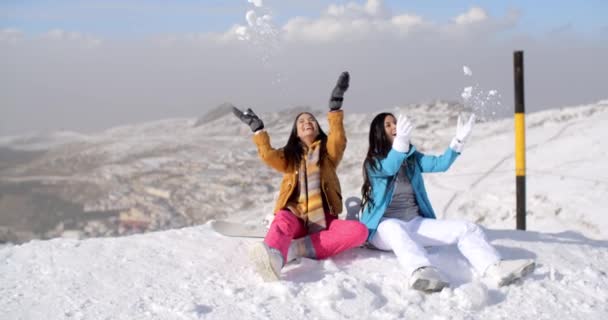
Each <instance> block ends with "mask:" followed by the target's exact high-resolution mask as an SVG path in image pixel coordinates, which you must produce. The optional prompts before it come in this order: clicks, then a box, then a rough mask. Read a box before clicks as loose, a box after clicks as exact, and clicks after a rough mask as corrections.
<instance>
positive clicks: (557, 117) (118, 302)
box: [0, 101, 608, 319]
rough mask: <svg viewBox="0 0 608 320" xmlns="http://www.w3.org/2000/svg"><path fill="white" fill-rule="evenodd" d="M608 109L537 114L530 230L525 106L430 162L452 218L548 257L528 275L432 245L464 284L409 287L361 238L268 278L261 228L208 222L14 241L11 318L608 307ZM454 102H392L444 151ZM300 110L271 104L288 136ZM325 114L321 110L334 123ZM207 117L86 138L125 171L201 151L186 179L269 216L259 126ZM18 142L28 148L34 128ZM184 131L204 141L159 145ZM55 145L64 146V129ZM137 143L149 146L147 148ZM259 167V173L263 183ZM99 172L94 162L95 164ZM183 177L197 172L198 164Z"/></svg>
mask: <svg viewBox="0 0 608 320" xmlns="http://www.w3.org/2000/svg"><path fill="white" fill-rule="evenodd" d="M607 107H608V103H606V102H605V101H602V102H600V103H596V104H590V105H584V106H576V107H569V108H562V109H552V110H547V111H544V112H539V113H535V114H530V115H527V116H526V130H527V132H526V133H527V136H526V139H527V140H526V143H527V150H528V152H527V157H526V161H527V163H526V165H527V199H528V201H527V209H528V217H527V223H528V230H529V231H526V232H523V231H515V230H513V228H514V226H515V211H514V208H515V197H514V194H515V187H514V184H515V183H514V182H515V178H514V167H515V165H514V159H513V158H514V156H513V146H514V136H513V120H512V119H503V120H497V121H488V122H483V123H477V124H476V126H475V127H474V129H473V134H472V136H471V137H470V139H469V142H468V143H467V145H465V148H464V151H463V154H462V155H461V156H460V157H459V159H457V161H456V162H455V163H454V165H453V166H452V168H450V170H449V171H448V172H446V173H437V174H428V175H426V176H425V182H426V186H427V191H428V193H429V197H430V200H431V203H433V206H434V208H435V211H436V213H437V215H438V217H439V218H440V219H445V218H459V219H466V220H469V221H474V222H477V223H479V224H481V225H482V226H484V227H485V228H486V233H487V236H488V238H489V240H490V241H491V243H492V244H493V245H494V246H496V248H497V249H498V250H499V252H500V253H501V254H502V255H503V256H504V257H505V258H509V259H520V258H532V259H535V260H536V261H537V264H538V266H537V269H536V270H535V272H534V273H533V274H532V275H531V276H529V277H528V278H526V279H525V280H524V281H521V282H518V283H515V284H514V285H511V286H507V287H502V288H497V287H495V286H494V285H493V284H491V283H488V282H487V281H485V279H484V278H483V277H480V276H479V275H477V274H475V273H474V272H473V271H471V269H470V267H469V266H468V263H467V262H466V260H465V259H464V258H463V257H462V255H461V254H460V253H459V252H458V251H457V250H456V248H455V247H453V246H450V247H444V248H431V249H429V252H430V256H431V260H432V261H433V262H434V263H435V264H436V266H438V268H439V269H440V270H441V271H442V272H444V273H445V275H446V276H447V278H448V279H449V280H450V282H451V284H452V287H451V288H450V289H446V290H444V291H442V292H440V293H435V294H423V293H420V292H416V291H413V290H409V289H408V288H407V277H406V275H405V274H404V273H403V271H402V269H401V268H400V266H399V264H398V263H397V260H396V258H395V256H394V254H392V253H389V252H380V251H373V250H369V249H363V248H357V249H354V250H351V251H347V252H344V253H342V254H340V255H338V256H336V257H333V258H331V259H328V260H325V261H314V260H309V259H300V260H299V261H296V262H295V263H292V264H289V265H287V266H286V268H285V269H284V271H283V275H282V281H280V282H277V283H264V282H262V281H261V279H260V278H259V277H258V276H257V275H256V274H255V272H254V270H253V268H252V266H251V265H250V263H249V260H248V258H247V251H248V247H249V246H250V245H251V244H253V243H254V242H255V241H259V240H255V239H240V238H228V237H223V236H221V235H218V234H216V233H214V232H213V231H212V230H211V229H210V226H209V223H205V224H202V225H198V226H192V227H186V228H181V229H174V230H166V231H157V232H150V233H146V234H139V235H132V236H126V237H114V238H90V239H84V240H78V239H71V238H56V239H52V240H46V241H40V240H34V241H30V242H27V243H23V244H20V245H4V246H1V247H0V310H2V318H3V319H41V318H46V319H108V318H111V319H235V318H243V319H303V318H306V319H404V318H405V319H418V318H423V319H427V318H428V319H505V318H508V319H606V318H608V276H607V275H606V265H608V250H607V248H608V220H606V219H605V217H604V216H605V209H606V208H608V197H606V195H607V194H608V174H606V172H608V145H607V143H608V142H607V141H608V139H607V138H608V112H606V111H608V108H607ZM429 108H430V107H429ZM442 108H443V107H439V106H437V105H435V106H433V108H432V110H433V112H432V113H428V111H425V110H427V109H428V108H427V107H426V106H420V107H411V106H410V107H398V108H394V110H389V111H392V112H394V113H395V114H399V113H404V114H406V115H408V117H409V116H411V117H412V118H413V119H416V123H415V124H416V127H415V129H414V131H413V133H412V134H413V143H414V144H415V145H417V146H419V148H420V149H422V150H424V151H425V152H427V153H439V152H441V151H442V150H443V149H444V148H445V147H446V146H447V145H448V144H449V141H450V138H451V137H452V136H453V134H454V133H455V123H456V121H455V117H454V115H455V113H451V112H452V111H445V110H444V109H442ZM446 108H448V107H446ZM448 109H449V108H448ZM446 110H447V109H446ZM345 111H346V119H345V126H346V130H347V135H348V139H349V141H348V147H347V150H346V154H345V156H344V160H343V162H342V163H341V164H340V168H339V171H338V173H339V176H340V181H341V182H342V189H343V190H342V191H343V195H344V196H345V198H347V197H349V196H353V195H358V193H359V188H360V186H361V171H360V170H361V161H362V155H363V154H364V152H365V149H366V146H367V130H368V126H369V122H370V120H371V117H373V115H374V114H372V113H370V114H350V113H349V112H348V109H347V106H345ZM423 111H424V112H423ZM425 112H426V113H425ZM293 114H294V112H292V111H289V112H287V111H286V112H278V113H267V114H261V115H260V116H261V118H262V119H264V121H265V124H266V125H267V128H268V130H269V133H270V134H271V137H272V138H273V140H272V141H273V143H274V144H275V145H277V146H279V145H282V144H283V143H284V142H285V141H284V139H286V137H287V133H288V132H289V130H290V128H291V125H292V122H291V121H292V118H291V117H293ZM323 114H324V112H321V113H317V117H319V120H320V122H321V126H322V127H323V128H325V129H326V128H327V121H326V120H325V119H324V116H323ZM433 114H435V115H437V118H433ZM290 119H291V120H290ZM194 123H195V119H169V120H163V121H158V122H151V123H146V124H139V125H131V126H124V127H121V128H114V129H111V130H107V131H105V132H102V133H100V134H98V135H91V136H87V137H86V140H87V141H88V142H91V141H92V142H94V143H95V144H94V146H95V147H94V148H91V147H90V146H89V147H87V149H86V150H89V149H91V150H90V151H89V152H90V153H92V154H108V155H111V157H112V158H114V159H115V160H120V161H121V162H120V163H118V162H111V163H108V164H107V165H105V166H103V167H101V168H99V169H96V170H101V171H104V172H106V174H118V175H120V174H121V173H120V172H121V171H124V172H131V174H133V172H139V171H140V170H144V171H146V170H154V171H159V170H176V169H175V168H173V167H170V166H169V165H171V164H172V163H183V162H185V161H186V160H187V159H190V158H193V159H194V158H196V159H197V161H200V162H202V163H206V164H208V166H205V168H204V170H205V171H201V172H194V173H192V175H193V176H195V177H196V178H197V179H200V178H202V179H204V181H203V182H202V183H203V184H204V185H205V188H204V189H196V188H192V187H190V186H189V187H188V190H186V191H188V192H190V193H194V195H192V196H197V197H203V198H204V199H205V200H206V201H208V204H207V205H208V206H209V207H210V208H211V209H215V211H216V215H211V216H210V217H212V218H218V219H220V218H224V217H227V218H228V219H229V220H233V221H246V222H249V223H258V222H260V221H262V220H263V218H264V217H265V216H267V215H268V214H269V212H270V210H272V207H273V205H274V203H273V198H274V197H275V196H276V194H275V193H276V189H273V186H274V188H276V187H277V186H278V183H279V180H280V175H279V174H278V173H274V172H273V171H271V170H268V169H266V168H265V167H264V165H263V164H262V163H261V162H260V161H259V160H258V159H257V156H256V153H255V147H254V146H253V144H252V143H251V133H250V132H249V131H248V130H241V129H242V127H243V125H242V124H241V123H239V122H238V120H235V119H233V116H231V115H230V114H227V115H225V116H223V117H220V118H218V119H215V120H213V121H210V122H208V123H205V124H202V125H201V126H199V127H194V126H193V124H194ZM427 125H428V126H427ZM425 126H426V127H425ZM245 129H247V128H245ZM3 139H5V140H1V139H0V140H1V141H8V140H9V139H7V138H3ZM57 139H59V140H58V141H63V140H62V139H63V138H62V137H58V138H57ZM10 141H13V142H14V143H15V144H16V145H17V146H19V145H20V143H21V142H22V141H24V140H20V139H15V138H14V137H13V138H11V140H10ZM10 141H9V142H6V146H9V147H10V146H11V144H10ZM45 141H46V140H45ZM176 141H178V143H179V144H181V145H183V146H187V147H188V150H190V149H192V147H191V146H192V145H196V146H198V147H199V148H201V150H202V151H201V152H195V151H189V152H186V151H183V150H181V151H179V152H174V151H172V150H173V149H167V151H165V152H166V153H163V152H159V149H158V148H161V147H162V146H165V145H167V144H172V145H174V144H176ZM46 143H49V145H54V143H53V141H52V139H51V138H49V140H48V141H46ZM78 143H83V142H82V141H79V142H78ZM163 150H165V149H160V151H163ZM137 153H150V154H151V155H149V156H147V157H145V158H134V157H133V155H134V154H137ZM131 158H134V159H133V160H129V159H131ZM129 161H132V162H129ZM234 164H237V165H236V166H234ZM168 168H169V169H168ZM115 170H117V171H119V173H115ZM188 170H191V169H188ZM251 170H255V171H259V172H260V173H259V175H258V176H256V181H254V182H252V181H250V180H251V178H252V177H251V172H252V171H251ZM97 174H99V173H98V172H97V173H96V172H95V171H94V170H93V172H92V173H91V176H90V177H88V178H87V176H86V175H83V177H85V178H87V179H89V178H91V177H95V176H96V175H97ZM126 174H127V173H125V175H126ZM199 175H200V176H199ZM126 177H128V175H126ZM68 178H69V177H66V179H68ZM180 179H181V181H182V183H187V181H188V180H187V179H188V177H186V176H182V178H180ZM124 181H128V179H124ZM151 186H152V187H156V186H155V185H151ZM178 191H179V192H185V191H181V190H178ZM173 194H175V192H173V193H172V195H171V196H172V197H173ZM173 201H176V200H175V199H173ZM220 208H221V209H224V210H225V211H222V212H221V213H220V212H219V211H217V210H218V209H220ZM200 210H207V209H206V207H201V209H200ZM212 212H213V211H212ZM225 212H229V214H228V215H227V216H226V215H225V214H226V213H225Z"/></svg>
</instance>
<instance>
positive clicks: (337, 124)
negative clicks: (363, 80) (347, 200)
mask: <svg viewBox="0 0 608 320" xmlns="http://www.w3.org/2000/svg"><path fill="white" fill-rule="evenodd" d="M349 84H350V75H349V73H348V72H346V71H345V72H342V74H340V77H339V78H338V81H337V83H336V86H335V87H334V89H333V90H332V92H331V97H330V98H329V110H330V111H329V113H328V114H327V121H328V122H329V135H328V136H327V155H328V157H329V159H330V160H331V161H332V162H333V163H334V164H335V166H336V167H337V166H338V164H339V163H340V161H341V160H342V156H343V155H344V150H346V132H345V131H344V112H343V111H342V110H341V109H342V102H343V101H344V92H346V90H348V86H349Z"/></svg>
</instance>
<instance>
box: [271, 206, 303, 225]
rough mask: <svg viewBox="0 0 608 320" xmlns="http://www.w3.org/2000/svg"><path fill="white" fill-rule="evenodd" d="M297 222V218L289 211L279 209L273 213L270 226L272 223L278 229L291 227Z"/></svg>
mask: <svg viewBox="0 0 608 320" xmlns="http://www.w3.org/2000/svg"><path fill="white" fill-rule="evenodd" d="M298 223H299V221H298V218H297V217H296V216H295V215H294V214H293V213H291V211H288V210H281V211H278V212H277V213H276V214H275V216H274V220H272V224H271V228H272V225H274V227H276V228H280V229H285V228H288V229H291V228H292V227H296V226H297V225H298Z"/></svg>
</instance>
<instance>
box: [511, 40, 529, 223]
mask: <svg viewBox="0 0 608 320" xmlns="http://www.w3.org/2000/svg"><path fill="white" fill-rule="evenodd" d="M513 72H514V75H515V184H516V185H515V188H516V189H515V193H516V196H517V200H516V201H517V212H516V220H517V222H516V224H517V229H518V230H526V123H525V117H524V115H525V108H524V52H523V51H515V52H514V53H513Z"/></svg>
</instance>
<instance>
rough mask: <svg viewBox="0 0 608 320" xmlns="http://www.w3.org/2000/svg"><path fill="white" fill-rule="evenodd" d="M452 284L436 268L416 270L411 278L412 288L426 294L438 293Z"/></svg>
mask: <svg viewBox="0 0 608 320" xmlns="http://www.w3.org/2000/svg"><path fill="white" fill-rule="evenodd" d="M449 286H450V284H449V283H448V282H447V281H446V280H445V279H444V278H443V277H442V276H441V274H440V273H439V271H437V269H435V268H434V267H421V268H418V269H416V270H415V271H414V272H413V273H412V276H411V277H410V288H412V289H415V290H418V291H424V292H438V291H441V290H443V288H445V287H449Z"/></svg>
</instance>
